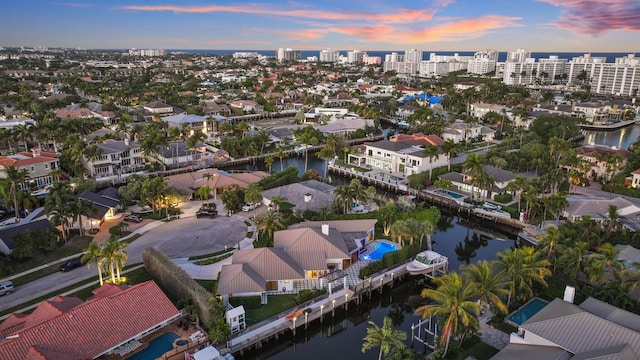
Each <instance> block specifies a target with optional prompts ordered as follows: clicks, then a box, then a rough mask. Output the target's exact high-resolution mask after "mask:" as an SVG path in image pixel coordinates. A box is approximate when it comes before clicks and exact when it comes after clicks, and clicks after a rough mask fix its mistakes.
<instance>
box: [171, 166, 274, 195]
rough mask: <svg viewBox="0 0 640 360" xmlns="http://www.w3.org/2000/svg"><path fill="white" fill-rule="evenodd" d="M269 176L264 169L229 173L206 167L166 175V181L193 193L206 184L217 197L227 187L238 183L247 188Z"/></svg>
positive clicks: (179, 188) (172, 185)
mask: <svg viewBox="0 0 640 360" xmlns="http://www.w3.org/2000/svg"><path fill="white" fill-rule="evenodd" d="M267 176H269V174H267V173H266V172H264V171H253V172H246V173H228V172H226V171H224V170H218V169H204V170H199V171H191V172H186V173H183V174H176V175H171V176H167V177H165V182H166V184H167V187H175V188H176V189H178V190H182V191H186V192H188V193H193V192H195V190H196V189H198V188H200V187H204V186H206V187H208V188H210V189H211V192H212V193H213V195H214V196H215V197H217V194H219V193H221V192H222V189H223V188H225V187H228V186H231V185H238V186H240V187H241V188H243V189H246V188H247V187H248V186H249V185H250V184H253V183H255V182H258V181H260V180H261V179H262V178H265V177H267Z"/></svg>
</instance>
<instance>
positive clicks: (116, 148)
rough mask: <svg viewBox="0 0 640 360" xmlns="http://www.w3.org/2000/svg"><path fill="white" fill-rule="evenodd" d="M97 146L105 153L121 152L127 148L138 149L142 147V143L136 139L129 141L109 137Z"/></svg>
mask: <svg viewBox="0 0 640 360" xmlns="http://www.w3.org/2000/svg"><path fill="white" fill-rule="evenodd" d="M96 146H98V148H99V149H100V150H102V154H104V155H108V154H115V153H121V152H123V151H126V150H130V149H137V148H139V147H140V145H139V144H138V143H137V142H134V141H129V142H127V141H123V140H113V139H109V140H107V141H105V142H103V143H100V144H96Z"/></svg>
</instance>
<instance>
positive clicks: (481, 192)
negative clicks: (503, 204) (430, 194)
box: [438, 165, 516, 199]
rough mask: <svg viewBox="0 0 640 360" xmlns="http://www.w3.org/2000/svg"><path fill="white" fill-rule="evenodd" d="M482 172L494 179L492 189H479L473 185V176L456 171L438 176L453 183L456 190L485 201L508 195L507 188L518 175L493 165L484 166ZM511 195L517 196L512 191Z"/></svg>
mask: <svg viewBox="0 0 640 360" xmlns="http://www.w3.org/2000/svg"><path fill="white" fill-rule="evenodd" d="M482 171H483V172H484V173H485V174H487V175H488V176H490V177H491V178H493V180H494V183H493V186H492V187H491V189H479V188H478V187H477V186H475V185H473V177H472V176H470V175H468V174H464V173H459V172H455V171H452V172H450V173H446V174H442V175H440V176H438V178H440V179H446V180H449V181H451V184H452V185H453V187H454V189H456V190H459V191H463V192H465V193H469V194H470V193H473V194H476V195H478V196H480V197H484V198H485V199H493V198H494V197H495V196H496V195H501V194H506V193H507V192H509V191H508V190H507V186H508V185H509V183H510V182H511V181H513V179H515V177H516V175H515V174H514V173H512V172H511V171H508V170H503V169H499V168H497V167H495V166H492V165H483V166H482ZM510 193H511V195H514V196H515V195H516V193H515V190H512V191H511V192H510Z"/></svg>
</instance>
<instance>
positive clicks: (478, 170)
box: [462, 154, 483, 199]
mask: <svg viewBox="0 0 640 360" xmlns="http://www.w3.org/2000/svg"><path fill="white" fill-rule="evenodd" d="M482 161H483V159H482V155H480V154H468V155H467V159H466V160H465V161H464V164H462V171H464V173H465V174H466V175H467V176H468V177H471V179H472V181H473V178H474V177H477V176H478V175H480V174H482V173H483V170H482ZM474 189H475V186H473V185H471V199H473V194H474Z"/></svg>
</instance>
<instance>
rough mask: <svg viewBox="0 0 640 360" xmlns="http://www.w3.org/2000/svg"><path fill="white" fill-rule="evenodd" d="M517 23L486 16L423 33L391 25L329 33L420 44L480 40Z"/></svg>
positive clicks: (438, 26)
mask: <svg viewBox="0 0 640 360" xmlns="http://www.w3.org/2000/svg"><path fill="white" fill-rule="evenodd" d="M518 20H521V18H518V17H509V16H500V15H486V16H482V17H479V18H474V19H464V20H454V21H451V22H448V23H445V24H441V25H435V26H431V27H427V28H425V29H422V30H410V29H400V28H392V27H389V26H379V27H360V28H353V27H331V28H329V30H330V31H332V32H335V33H341V34H345V35H350V36H355V37H359V38H362V39H364V40H367V41H376V42H388V43H399V44H419V43H427V42H436V41H455V40H461V39H470V38H478V37H480V36H482V35H484V34H486V33H487V32H489V31H491V30H495V29H501V28H505V27H515V26H520V25H519V24H518V23H517V22H516V21H518Z"/></svg>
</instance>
